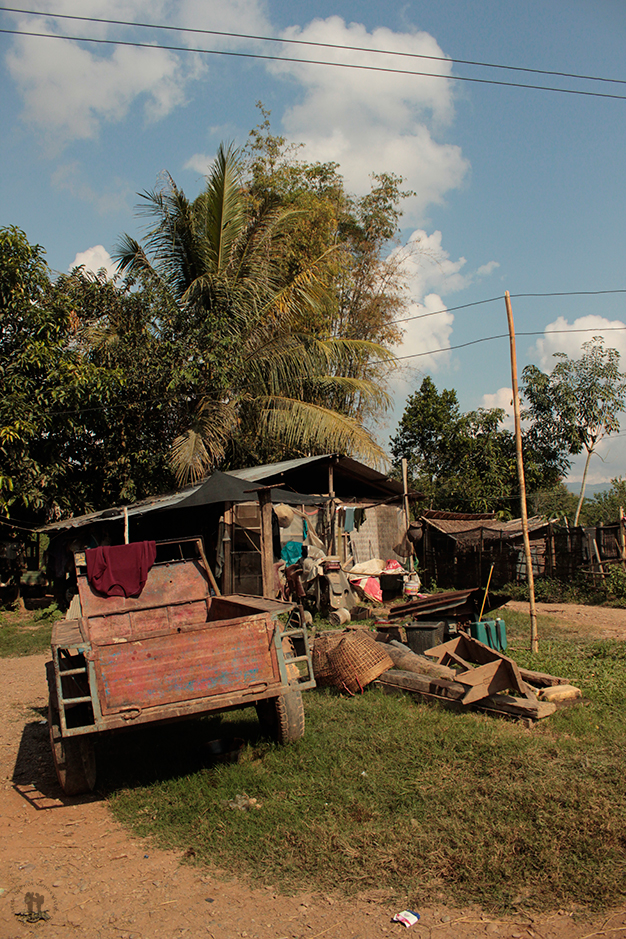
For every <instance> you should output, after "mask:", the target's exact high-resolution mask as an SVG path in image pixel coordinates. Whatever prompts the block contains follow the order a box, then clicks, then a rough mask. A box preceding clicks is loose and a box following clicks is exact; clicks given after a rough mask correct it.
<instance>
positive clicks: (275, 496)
mask: <svg viewBox="0 0 626 939" xmlns="http://www.w3.org/2000/svg"><path fill="white" fill-rule="evenodd" d="M261 486H262V484H259V483H253V482H250V481H249V480H244V479H238V478H237V477H236V476H231V475H230V474H229V473H221V472H220V471H219V470H218V471H217V472H215V473H213V475H212V476H209V478H208V479H207V480H206V481H205V482H203V483H202V485H201V486H199V487H198V488H197V489H196V491H195V492H193V493H192V494H191V495H190V496H188V497H187V498H186V499H182V500H181V501H180V502H177V503H176V505H174V506H167V508H166V507H164V508H163V509H161V511H167V510H168V509H169V510H171V509H176V510H178V509H190V508H194V507H199V506H201V505H212V504H214V503H216V502H256V501H258V493H257V492H255V491H254V490H255V489H257V488H260V487H261ZM271 493H272V502H273V503H274V505H278V504H279V503H281V502H286V503H287V504H288V505H321V504H323V503H324V502H327V501H328V499H327V497H325V496H315V495H301V494H300V493H297V492H289V491H288V490H287V489H275V488H274V487H272V490H271Z"/></svg>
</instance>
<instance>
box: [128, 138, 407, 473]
mask: <svg viewBox="0 0 626 939" xmlns="http://www.w3.org/2000/svg"><path fill="white" fill-rule="evenodd" d="M143 199H144V207H143V211H144V212H145V214H146V215H147V216H148V218H149V219H150V220H151V225H150V226H149V228H148V232H147V235H146V238H145V240H144V245H143V246H142V245H141V244H139V242H137V241H136V240H135V239H133V238H130V237H129V236H124V238H123V240H122V242H121V244H120V246H119V249H118V252H117V255H116V256H117V258H118V260H119V265H120V270H121V271H123V272H125V273H126V274H127V276H128V277H130V278H139V279H141V281H142V282H143V283H146V284H148V285H149V286H150V289H151V290H153V291H155V292H156V293H158V294H159V295H160V298H161V310H162V316H161V320H160V322H159V326H158V328H159V334H160V342H161V343H162V345H163V348H164V349H167V350H168V359H169V362H170V367H171V381H170V385H171V387H172V388H175V389H176V392H177V395H178V396H179V398H180V399H183V400H184V402H185V407H184V409H183V412H182V413H181V414H180V415H179V428H178V433H177V435H176V437H175V439H174V442H173V458H174V462H175V466H176V471H177V475H178V478H179V480H180V481H181V482H182V481H185V480H188V479H194V478H197V477H199V476H201V475H203V474H204V473H206V472H207V470H208V469H209V468H211V467H212V466H215V465H217V464H222V465H223V464H224V461H225V460H228V459H229V457H230V458H231V459H235V460H236V461H237V462H238V463H241V462H246V461H247V462H255V461H257V462H258V460H259V457H262V456H263V455H265V454H273V455H278V454H280V455H284V454H286V453H290V454H293V453H303V452H304V453H310V452H320V451H324V450H335V449H336V450H341V451H347V452H352V453H354V454H358V455H361V456H363V457H366V458H369V459H372V460H374V461H381V460H382V459H383V458H384V455H383V452H382V449H381V447H380V446H379V445H378V444H377V443H376V441H375V439H374V437H373V435H372V434H371V433H370V432H369V431H368V430H367V429H366V428H365V427H364V425H363V422H362V414H363V413H364V412H365V411H368V412H369V411H371V410H376V409H380V408H384V407H385V406H386V404H387V400H388V399H387V395H386V392H385V390H384V388H382V387H381V386H380V384H379V383H377V382H376V381H372V380H371V379H370V378H368V377H367V376H365V375H364V374H363V373H362V370H361V371H360V372H359V370H358V369H355V363H359V362H362V361H363V360H368V361H370V362H372V364H373V368H374V369H376V368H379V369H382V368H383V367H390V366H391V365H392V364H393V356H392V354H391V353H390V352H389V351H388V350H386V349H385V348H384V347H383V346H381V345H379V344H376V343H374V342H372V341H371V340H369V339H358V338H344V337H342V336H333V335H330V334H329V332H328V330H323V329H319V328H317V325H318V324H319V322H320V319H321V311H322V309H323V307H324V304H325V303H326V297H327V285H326V281H325V278H326V276H327V265H328V264H329V263H331V262H330V255H331V254H332V252H323V253H322V255H321V256H320V257H317V258H313V259H309V258H307V259H306V263H305V264H301V265H298V266H297V267H295V268H291V269H290V268H289V266H288V265H287V264H286V260H285V259H286V252H287V246H288V244H289V242H290V238H291V236H292V234H293V231H292V226H293V224H294V220H295V219H296V218H297V213H296V211H295V210H294V209H293V208H289V207H284V206H281V205H279V204H277V200H276V199H274V198H272V197H270V196H268V197H267V198H262V199H259V200H256V201H255V200H252V199H251V198H250V195H249V193H248V192H247V191H246V189H245V187H244V185H243V178H242V164H241V160H240V158H239V157H238V154H237V153H236V152H235V151H234V150H233V149H227V148H224V147H223V146H222V147H220V148H219V150H218V154H217V158H216V160H215V162H214V164H213V166H212V167H211V169H210V172H209V175H208V177H207V182H206V187H205V189H204V191H203V192H202V193H201V194H200V195H199V196H198V198H197V199H195V200H194V201H190V200H188V199H187V197H186V196H185V194H184V193H183V192H182V191H181V190H180V189H179V188H178V187H177V186H176V184H175V182H174V181H173V180H172V179H171V177H169V176H167V177H165V178H164V180H163V183H162V185H161V187H160V188H159V189H157V190H155V191H153V192H146V193H144V196H143ZM338 405H339V406H338Z"/></svg>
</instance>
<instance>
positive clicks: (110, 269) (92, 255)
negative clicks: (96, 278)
mask: <svg viewBox="0 0 626 939" xmlns="http://www.w3.org/2000/svg"><path fill="white" fill-rule="evenodd" d="M75 267H85V268H86V270H88V271H93V273H94V274H97V273H98V271H100V270H101V269H102V268H104V269H105V271H106V272H107V277H110V278H113V277H115V273H116V265H115V262H114V261H113V259H112V257H111V255H110V254H109V252H108V251H107V250H106V248H105V247H104V245H94V246H93V248H87V250H86V251H79V252H78V254H77V255H76V257H75V258H74V260H73V261H72V263H71V264H70V266H69V267H68V271H72V270H73V269H74V268H75Z"/></svg>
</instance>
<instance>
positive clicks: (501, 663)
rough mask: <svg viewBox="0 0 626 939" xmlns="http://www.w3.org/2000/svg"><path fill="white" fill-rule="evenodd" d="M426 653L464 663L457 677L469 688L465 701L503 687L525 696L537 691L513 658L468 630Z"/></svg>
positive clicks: (443, 662)
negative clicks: (468, 632) (466, 633)
mask: <svg viewBox="0 0 626 939" xmlns="http://www.w3.org/2000/svg"><path fill="white" fill-rule="evenodd" d="M426 654H427V655H428V656H429V657H430V658H433V659H434V660H435V661H436V662H437V663H438V664H439V665H449V666H458V667H460V670H459V672H458V673H457V676H456V680H457V681H458V682H460V683H461V684H462V685H464V686H465V687H466V688H467V691H466V693H465V695H464V696H463V698H462V699H461V702H462V703H463V704H473V703H474V702H475V701H480V700H481V698H487V697H489V696H490V695H494V694H498V692H500V691H512V692H514V693H515V694H517V695H519V697H521V698H529V697H530V696H531V695H532V694H533V692H532V691H530V689H529V688H528V685H527V684H526V683H525V682H524V680H523V678H522V676H521V673H520V670H519V667H518V666H517V664H516V663H515V662H514V661H513V659H509V658H508V657H507V656H506V655H503V654H502V653H501V652H497V651H496V650H495V649H491V648H490V647H489V646H487V645H485V644H484V643H482V642H479V641H478V640H477V639H472V638H471V636H467V635H465V634H464V633H461V634H460V635H458V636H457V637H456V638H455V639H450V641H449V642H444V643H443V644H442V645H439V646H435V647H434V648H432V649H427V650H426Z"/></svg>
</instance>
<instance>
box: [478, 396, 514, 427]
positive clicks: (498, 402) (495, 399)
mask: <svg viewBox="0 0 626 939" xmlns="http://www.w3.org/2000/svg"><path fill="white" fill-rule="evenodd" d="M481 405H482V407H484V408H502V410H503V411H504V412H505V415H506V416H505V418H504V420H503V422H502V424H501V425H500V426H501V427H504V428H505V429H506V430H514V428H515V419H514V417H513V389H512V388H498V390H497V391H496V392H495V393H494V394H484V395H483V397H482V402H481Z"/></svg>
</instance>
